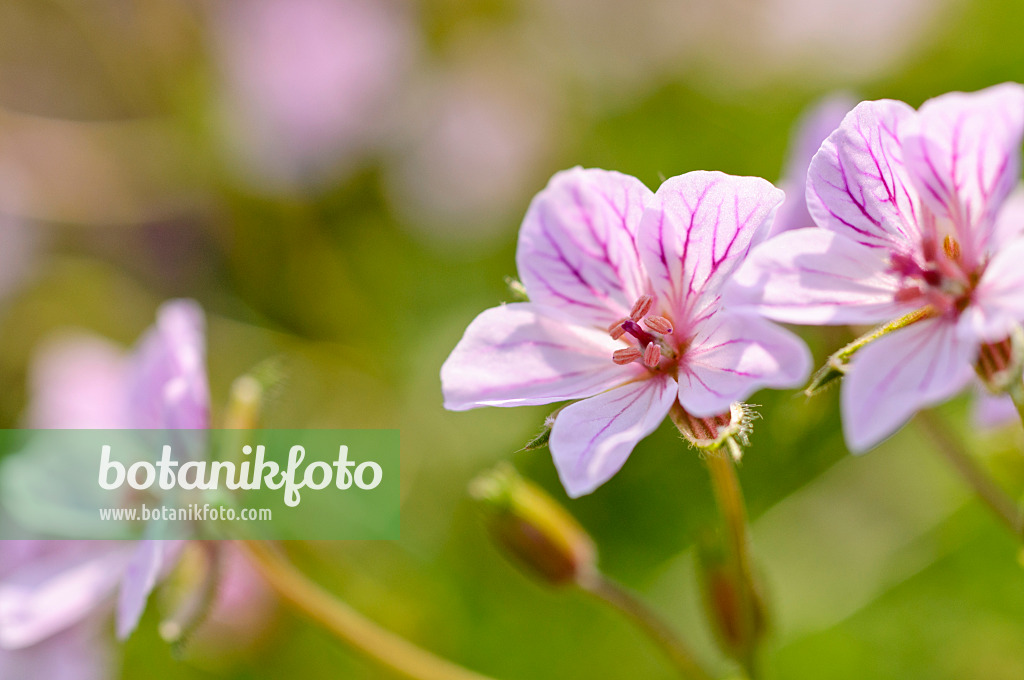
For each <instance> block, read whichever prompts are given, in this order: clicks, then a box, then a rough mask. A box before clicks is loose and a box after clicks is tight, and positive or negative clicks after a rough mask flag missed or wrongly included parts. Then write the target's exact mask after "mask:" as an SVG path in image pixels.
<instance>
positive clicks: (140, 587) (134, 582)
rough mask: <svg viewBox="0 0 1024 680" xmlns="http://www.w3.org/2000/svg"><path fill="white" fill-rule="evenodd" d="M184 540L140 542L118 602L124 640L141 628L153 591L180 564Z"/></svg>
mask: <svg viewBox="0 0 1024 680" xmlns="http://www.w3.org/2000/svg"><path fill="white" fill-rule="evenodd" d="M184 545H185V541H171V540H159V539H147V540H143V541H139V542H138V544H137V546H136V549H135V553H134V554H133V555H132V557H131V560H130V561H129V562H128V566H127V567H126V568H125V570H124V578H123V579H122V580H121V592H120V595H119V596H118V600H117V637H118V639H121V640H124V639H125V638H127V637H128V636H129V635H131V633H132V631H134V630H135V627H136V626H138V625H139V619H140V618H142V612H143V611H145V609H146V601H147V600H148V599H149V594H150V593H151V592H153V588H155V587H156V584H157V583H158V582H159V581H160V579H161V578H163V577H164V576H166V574H167V572H168V571H169V570H170V569H171V568H172V567H173V566H174V564H175V563H176V562H177V559H178V555H179V554H180V553H181V549H182V547H184Z"/></svg>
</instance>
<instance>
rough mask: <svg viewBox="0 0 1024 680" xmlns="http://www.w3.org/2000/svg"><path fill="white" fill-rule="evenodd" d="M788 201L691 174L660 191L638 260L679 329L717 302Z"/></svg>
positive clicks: (754, 182) (758, 185)
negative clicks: (721, 288) (721, 287)
mask: <svg viewBox="0 0 1024 680" xmlns="http://www.w3.org/2000/svg"><path fill="white" fill-rule="evenodd" d="M783 198H784V195H783V193H782V192H781V191H779V190H778V189H776V188H775V187H774V186H772V185H771V184H770V183H769V182H766V181H765V180H763V179H759V178H757V177H733V176H731V175H726V174H723V173H721V172H689V173H687V174H685V175H680V176H678V177H672V178H670V179H668V180H666V181H665V182H664V183H663V184H662V185H661V186H660V187H659V188H658V191H657V193H656V194H655V195H654V198H653V199H651V201H650V203H649V204H648V207H647V209H646V210H645V211H644V217H643V220H642V221H641V223H640V232H639V236H638V241H639V243H640V257H641V258H642V260H643V263H644V266H645V268H646V269H647V273H648V275H649V276H650V277H651V285H652V286H653V289H654V291H655V293H656V294H657V295H658V298H659V303H660V304H661V305H662V306H663V307H664V308H665V311H667V312H668V313H669V314H670V316H671V317H672V320H673V321H675V323H676V328H677V329H683V331H684V332H685V331H686V329H687V327H688V326H689V325H690V323H691V322H694V321H696V320H697V319H698V318H699V317H700V316H701V314H702V313H704V312H705V311H706V310H707V308H708V307H709V306H710V305H712V304H714V303H715V302H717V295H718V292H719V288H720V286H721V285H722V283H723V282H724V281H725V280H726V279H728V277H729V276H730V275H731V274H732V272H733V270H734V269H735V268H736V266H737V265H738V264H739V263H740V262H741V261H742V260H743V258H744V256H746V254H747V251H748V249H749V248H750V246H751V245H752V244H753V243H757V242H759V241H760V240H762V239H763V238H764V237H765V236H767V226H766V223H767V222H769V221H770V219H771V217H772V215H773V214H774V212H775V209H776V208H777V207H778V205H779V204H780V203H781V202H782V199H783ZM762 227H763V228H762Z"/></svg>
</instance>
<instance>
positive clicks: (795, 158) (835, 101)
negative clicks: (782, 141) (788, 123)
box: [771, 94, 857, 235]
mask: <svg viewBox="0 0 1024 680" xmlns="http://www.w3.org/2000/svg"><path fill="white" fill-rule="evenodd" d="M856 103H857V102H856V101H854V100H853V99H852V98H851V97H850V95H848V94H832V95H829V96H828V97H825V98H824V99H822V100H820V101H818V102H817V103H815V104H814V105H813V106H812V107H811V108H810V109H809V110H808V111H807V112H805V113H804V114H803V115H802V116H801V117H800V120H799V121H797V124H796V127H795V128H794V130H793V133H792V137H791V142H790V148H789V153H788V157H787V159H786V167H785V170H784V171H783V174H782V179H781V180H780V182H779V187H780V188H781V189H782V190H783V191H784V192H785V194H786V200H785V201H783V203H782V206H781V207H780V208H779V212H778V214H777V215H776V216H775V220H774V221H773V222H772V229H771V233H772V234H773V235H774V234H781V233H782V232H784V231H790V230H792V229H804V228H806V227H813V226H815V225H814V220H813V219H812V218H811V213H810V212H808V210H807V198H806V193H807V191H806V187H807V169H808V167H810V164H811V158H813V157H814V154H815V153H817V151H818V149H819V148H821V143H822V142H824V141H825V140H826V139H827V138H828V136H829V135H830V134H832V132H833V131H834V130H835V129H836V128H838V127H839V124H840V123H842V122H843V117H845V116H846V114H847V113H848V112H849V111H850V109H852V108H853V107H854V105H855V104H856Z"/></svg>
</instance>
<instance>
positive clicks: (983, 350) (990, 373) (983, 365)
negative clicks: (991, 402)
mask: <svg viewBox="0 0 1024 680" xmlns="http://www.w3.org/2000/svg"><path fill="white" fill-rule="evenodd" d="M1022 367H1024V331H1022V330H1021V328H1020V327H1019V326H1018V327H1017V328H1015V329H1014V330H1013V332H1012V333H1011V334H1010V335H1009V336H1008V337H1006V338H1004V339H1003V340H1001V341H999V342H989V343H985V344H983V345H982V346H981V347H979V348H978V356H977V358H976V359H975V363H974V370H975V371H977V373H978V377H979V378H981V382H982V383H984V384H985V387H987V388H988V389H989V391H990V392H992V393H994V394H1002V393H1004V392H1006V391H1007V390H1009V389H1010V387H1011V386H1012V385H1014V383H1019V381H1020V376H1021V369H1022Z"/></svg>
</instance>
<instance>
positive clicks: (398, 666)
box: [239, 541, 493, 680]
mask: <svg viewBox="0 0 1024 680" xmlns="http://www.w3.org/2000/svg"><path fill="white" fill-rule="evenodd" d="M239 545H240V546H241V548H242V549H243V550H244V552H245V553H246V554H247V556H248V557H249V559H250V560H251V562H252V563H253V565H255V567H256V568H257V569H258V570H259V572H260V574H262V576H263V578H264V579H266V581H267V583H269V584H270V586H271V587H272V588H273V589H274V590H275V591H276V592H277V594H278V595H279V596H280V597H281V598H282V599H283V600H284V601H286V602H288V603H289V604H290V605H292V606H293V607H295V608H296V609H297V610H299V611H301V612H302V613H303V614H305V615H306V616H308V617H309V618H311V619H312V620H313V621H315V622H316V623H318V624H319V625H320V626H322V627H323V628H324V629H325V630H327V631H328V632H330V633H331V634H332V635H334V637H336V638H337V639H339V640H341V641H342V642H344V643H346V644H347V645H349V646H350V647H351V648H352V649H353V650H355V651H357V652H359V653H360V654H362V655H363V656H364V657H365V658H367V659H369V660H370V661H373V662H375V663H377V664H378V665H380V666H382V667H384V668H387V669H389V670H391V671H392V672H394V673H395V674H396V675H398V676H399V677H402V678H406V679H407V680H493V679H492V678H490V677H488V676H486V675H481V674H479V673H475V672H473V671H471V670H468V669H466V668H463V667H462V666H459V665H457V664H455V663H452V662H451V661H447V660H445V659H442V658H440V657H437V656H434V655H433V654H431V653H430V652H428V651H426V650H424V649H421V648H419V647H417V646H416V645H414V644H412V643H411V642H409V641H408V640H406V639H405V638H402V637H399V636H398V635H395V634H394V633H392V632H390V631H388V630H385V629H383V628H381V627H380V626H378V625H377V624H375V623H373V622H372V621H370V620H369V619H367V618H365V617H364V616H362V615H361V614H359V613H358V612H356V611H355V610H354V609H352V608H351V607H349V606H348V605H347V604H345V603H344V602H341V601H340V600H338V599H337V598H336V597H334V596H333V595H331V594H330V593H328V592H327V591H326V590H324V589H323V588H321V587H320V586H318V585H317V584H315V583H313V582H312V581H310V580H309V579H308V578H306V576H304V575H303V574H302V573H301V572H299V571H298V570H297V569H296V568H295V567H293V566H292V565H291V564H290V563H288V561H287V560H285V559H284V558H283V557H282V556H281V555H280V554H279V553H278V552H277V551H276V550H275V549H273V548H272V547H270V546H269V545H267V544H266V543H265V542H263V541H240V542H239Z"/></svg>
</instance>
